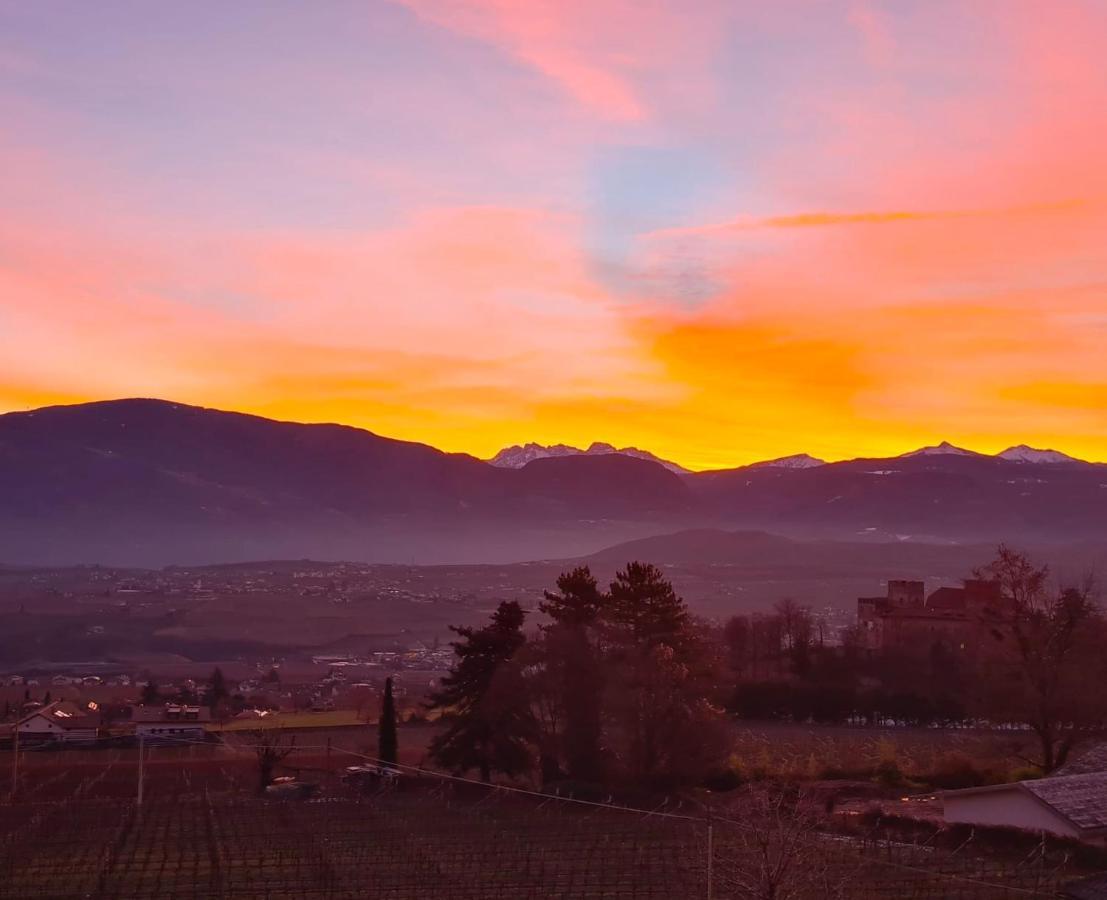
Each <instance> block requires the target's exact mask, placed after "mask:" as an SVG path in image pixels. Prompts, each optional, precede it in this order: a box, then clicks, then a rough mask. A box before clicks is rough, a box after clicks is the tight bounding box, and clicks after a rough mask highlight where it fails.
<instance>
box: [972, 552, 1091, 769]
mask: <svg viewBox="0 0 1107 900" xmlns="http://www.w3.org/2000/svg"><path fill="white" fill-rule="evenodd" d="M977 575H978V576H980V577H984V578H988V579H990V580H993V581H995V582H997V583H998V584H999V587H1000V590H1001V592H1002V594H1003V598H1004V600H1003V602H1002V603H1001V604H1000V605H999V606H998V607H997V608H996V609H992V610H988V611H987V615H988V618H989V620H990V624H991V625H992V626H993V634H994V636H995V638H996V643H997V645H998V647H997V650H996V652H995V653H994V654H993V657H994V658H993V659H992V660H985V670H984V680H983V683H984V688H985V691H986V697H985V703H986V704H987V706H988V707H989V711H990V712H992V713H997V714H999V715H1002V716H1007V717H1010V718H1011V719H1012V720H1014V721H1018V722H1022V723H1024V724H1025V725H1026V726H1027V727H1028V728H1030V730H1031V731H1032V732H1033V733H1034V735H1035V737H1036V738H1037V740H1038V745H1039V756H1038V758H1037V759H1034V760H1028V761H1030V762H1032V763H1033V764H1034V765H1036V766H1038V767H1039V768H1041V769H1042V771H1044V772H1051V771H1053V770H1054V769H1056V768H1058V767H1060V766H1062V765H1064V763H1065V761H1066V759H1067V758H1068V756H1069V753H1070V751H1071V750H1072V748H1073V746H1074V745H1075V744H1076V743H1077V742H1078V741H1079V740H1081V739H1082V738H1084V737H1086V736H1087V735H1089V734H1091V733H1092V732H1094V731H1096V730H1097V729H1100V728H1102V725H1103V721H1104V716H1105V714H1107V703H1105V702H1104V698H1103V696H1102V692H1100V691H1097V690H1095V689H1094V688H1092V685H1093V684H1095V683H1102V681H1101V679H1102V676H1103V675H1104V673H1105V666H1104V661H1103V652H1102V647H1103V640H1104V637H1105V636H1107V624H1105V622H1104V620H1103V617H1102V615H1101V613H1100V611H1099V609H1098V608H1097V606H1096V604H1095V601H1094V600H1093V584H1092V580H1091V579H1090V578H1088V579H1086V580H1085V582H1084V583H1083V584H1081V585H1080V586H1074V587H1067V588H1063V589H1059V590H1058V589H1053V588H1051V586H1050V583H1049V569H1048V568H1047V567H1045V566H1037V565H1036V564H1034V563H1033V562H1032V561H1031V560H1030V559H1029V558H1028V557H1027V556H1026V555H1025V554H1022V553H1019V552H1017V551H1015V550H1012V549H1010V548H1009V547H1006V546H1000V548H999V550H998V552H997V555H996V558H995V559H994V560H993V561H992V562H991V563H990V564H989V565H988V566H986V567H985V568H984V569H981V570H979V571H978V572H977Z"/></svg>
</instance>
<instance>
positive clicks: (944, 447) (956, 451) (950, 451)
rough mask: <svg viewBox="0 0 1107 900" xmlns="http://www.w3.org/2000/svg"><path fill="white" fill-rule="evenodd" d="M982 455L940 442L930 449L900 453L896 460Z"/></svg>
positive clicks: (922, 448) (923, 448) (924, 448)
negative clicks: (913, 457) (917, 457)
mask: <svg viewBox="0 0 1107 900" xmlns="http://www.w3.org/2000/svg"><path fill="white" fill-rule="evenodd" d="M983 455H984V454H982V453H977V452H976V451H975V450H966V449H965V448H964V447H955V446H953V444H951V443H950V442H949V441H942V443H940V444H936V445H934V446H932V447H920V448H919V449H918V450H912V451H911V452H909V453H901V454H900V456H899V457H898V458H907V457H911V456H983Z"/></svg>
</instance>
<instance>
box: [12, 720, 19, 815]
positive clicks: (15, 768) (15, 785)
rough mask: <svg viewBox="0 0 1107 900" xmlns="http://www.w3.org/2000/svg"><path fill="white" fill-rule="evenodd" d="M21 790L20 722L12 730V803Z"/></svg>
mask: <svg viewBox="0 0 1107 900" xmlns="http://www.w3.org/2000/svg"><path fill="white" fill-rule="evenodd" d="M18 790H19V721H18V720H16V723H15V727H14V728H13V729H12V801H13V802H14V801H15V795H16V792H17V791H18Z"/></svg>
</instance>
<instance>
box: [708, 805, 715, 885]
mask: <svg viewBox="0 0 1107 900" xmlns="http://www.w3.org/2000/svg"><path fill="white" fill-rule="evenodd" d="M714 897H715V826H714V824H713V823H712V821H711V819H710V817H709V818H708V820H707V900H714Z"/></svg>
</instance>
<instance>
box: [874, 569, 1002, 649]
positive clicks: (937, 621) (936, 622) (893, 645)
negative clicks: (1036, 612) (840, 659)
mask: <svg viewBox="0 0 1107 900" xmlns="http://www.w3.org/2000/svg"><path fill="white" fill-rule="evenodd" d="M1005 605H1006V600H1005V598H1004V596H1003V593H1002V591H1001V590H1000V586H999V584H998V583H997V582H995V581H984V580H981V579H967V580H966V581H965V582H964V585H963V586H962V587H942V588H938V589H937V590H936V591H933V592H932V593H931V594H930V596H925V587H924V585H923V582H921V581H889V582H888V594H887V596H884V597H859V598H858V600H857V624H858V626H859V631H860V641H861V646H862V647H863V648H864V649H866V650H868V651H870V652H873V653H876V652H880V651H885V650H896V651H901V652H915V653H917V652H926V651H929V650H930V649H931V648H932V647H933V646H934V645H935V644H942V645H944V646H945V647H946V649H948V650H952V651H957V652H964V653H967V654H976V653H977V652H978V651H979V650H980V649H981V648H982V647H983V646H985V642H984V638H985V637H987V636H989V635H990V636H992V637H998V636H999V632H998V631H997V626H996V623H997V622H999V621H1000V620H1001V618H1002V611H1003V608H1004V606H1005Z"/></svg>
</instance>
